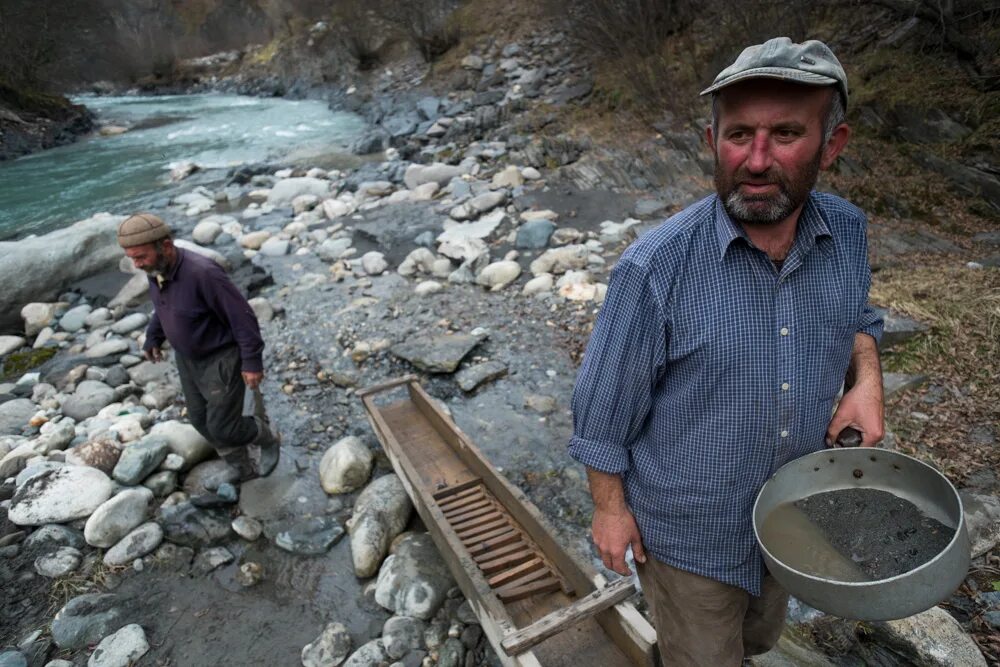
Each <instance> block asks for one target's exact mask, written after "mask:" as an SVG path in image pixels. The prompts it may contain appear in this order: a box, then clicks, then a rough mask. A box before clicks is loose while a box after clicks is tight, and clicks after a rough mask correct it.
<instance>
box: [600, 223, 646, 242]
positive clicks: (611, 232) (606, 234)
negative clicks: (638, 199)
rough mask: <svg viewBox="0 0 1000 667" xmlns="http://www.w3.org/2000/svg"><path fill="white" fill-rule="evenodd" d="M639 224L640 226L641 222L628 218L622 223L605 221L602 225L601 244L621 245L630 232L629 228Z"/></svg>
mask: <svg viewBox="0 0 1000 667" xmlns="http://www.w3.org/2000/svg"><path fill="white" fill-rule="evenodd" d="M638 224H640V222H639V221H638V220H635V219H634V218H626V220H625V221H624V222H622V223H617V222H613V221H611V220H605V221H604V222H602V223H601V236H600V238H601V243H607V244H615V243H621V242H622V241H624V240H625V235H626V233H627V232H628V229H629V227H634V226H636V225H638Z"/></svg>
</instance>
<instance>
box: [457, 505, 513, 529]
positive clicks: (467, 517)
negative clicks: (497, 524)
mask: <svg viewBox="0 0 1000 667" xmlns="http://www.w3.org/2000/svg"><path fill="white" fill-rule="evenodd" d="M484 516H503V513H501V512H500V508H499V507H497V506H496V505H495V504H493V503H490V504H488V505H484V506H483V507H479V508H477V509H474V510H469V511H466V512H462V513H461V514H459V515H457V516H456V517H455V518H452V517H449V516H448V515H447V514H446V515H445V518H447V519H448V523H450V524H451V527H452V528H454V529H455V530H456V531H461V530H463V529H462V528H460V526H464V527H465V528H470V527H471V525H470V524H472V523H475V522H476V521H479V522H480V523H481V522H482V518H483V517H484Z"/></svg>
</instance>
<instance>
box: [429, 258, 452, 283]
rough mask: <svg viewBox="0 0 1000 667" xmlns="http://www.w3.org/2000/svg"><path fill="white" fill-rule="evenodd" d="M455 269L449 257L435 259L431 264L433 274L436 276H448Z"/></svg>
mask: <svg viewBox="0 0 1000 667" xmlns="http://www.w3.org/2000/svg"><path fill="white" fill-rule="evenodd" d="M454 270H455V266H454V264H452V263H451V260H450V259H448V258H447V257H442V258H440V259H435V260H434V263H433V264H431V275H432V276H434V277H435V278H447V277H448V276H449V275H450V274H451V272H452V271H454Z"/></svg>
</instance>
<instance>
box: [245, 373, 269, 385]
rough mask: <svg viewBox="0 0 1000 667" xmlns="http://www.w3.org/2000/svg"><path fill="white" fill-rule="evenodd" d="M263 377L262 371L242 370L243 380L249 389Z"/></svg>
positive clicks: (258, 383)
mask: <svg viewBox="0 0 1000 667" xmlns="http://www.w3.org/2000/svg"><path fill="white" fill-rule="evenodd" d="M263 379H264V373H262V372H260V371H243V382H244V383H246V385H247V387H249V388H250V389H256V388H257V387H259V386H260V383H261V381H262V380H263Z"/></svg>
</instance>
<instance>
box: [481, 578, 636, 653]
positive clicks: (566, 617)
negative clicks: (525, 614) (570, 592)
mask: <svg viewBox="0 0 1000 667" xmlns="http://www.w3.org/2000/svg"><path fill="white" fill-rule="evenodd" d="M487 581H488V582H489V583H490V585H493V580H492V579H489V580H487ZM634 593H635V584H634V583H633V582H632V580H631V579H619V580H618V581H616V582H614V583H613V584H611V585H610V586H608V587H607V588H602V589H600V590H596V591H594V592H593V593H591V594H589V595H587V596H585V597H582V598H580V599H578V600H577V601H576V602H574V603H573V604H571V605H570V606H568V607H564V608H563V609H560V610H558V611H554V612H552V613H551V614H549V615H548V616H546V617H544V618H542V619H540V620H537V621H535V622H534V623H532V624H531V625H529V626H528V627H526V628H521V629H520V630H518V631H517V632H515V633H513V634H510V635H508V636H507V637H505V638H504V640H503V641H502V642H501V643H500V645H501V646H502V647H503V649H504V651H506V652H507V655H517V654H518V653H522V652H524V651H526V650H528V649H529V648H531V647H532V646H535V645H536V644H540V643H542V642H543V641H545V640H546V639H548V638H549V637H551V636H553V635H556V634H559V633H560V632H562V631H563V630H565V629H566V628H568V627H570V626H571V625H575V624H577V623H579V622H580V621H582V620H583V619H585V618H589V617H591V616H594V615H595V614H598V613H600V612H602V611H604V610H605V609H607V608H608V607H613V606H614V605H616V604H618V603H619V602H621V601H623V600H625V599H626V598H628V597H630V596H632V595H633V594H634Z"/></svg>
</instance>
